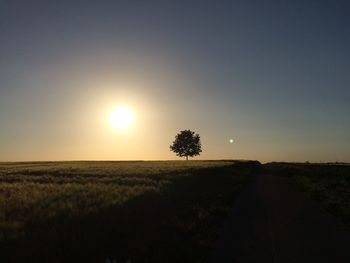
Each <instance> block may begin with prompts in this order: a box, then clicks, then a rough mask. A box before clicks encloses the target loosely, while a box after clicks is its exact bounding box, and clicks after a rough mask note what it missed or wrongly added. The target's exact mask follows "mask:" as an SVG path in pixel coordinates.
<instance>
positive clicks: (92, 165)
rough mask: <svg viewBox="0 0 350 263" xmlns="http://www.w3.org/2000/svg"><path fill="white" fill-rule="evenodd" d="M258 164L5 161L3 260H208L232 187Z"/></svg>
mask: <svg viewBox="0 0 350 263" xmlns="http://www.w3.org/2000/svg"><path fill="white" fill-rule="evenodd" d="M257 167H258V165H257V164H256V163H235V162H227V161H225V162H209V161H207V162H205V161H202V162H64V163H17V164H5V163H3V164H0V180H1V182H0V262H105V261H106V259H107V258H109V259H111V260H112V261H113V260H116V261H117V262H127V261H128V260H130V261H131V262H204V261H205V258H206V255H207V253H208V251H209V249H210V247H211V244H212V242H213V241H214V240H215V238H216V231H217V229H218V226H219V225H220V223H221V222H222V221H223V220H224V218H225V215H226V214H227V212H228V211H229V209H230V206H231V204H232V202H233V199H234V196H235V195H236V194H237V192H238V191H239V190H240V189H241V188H242V186H243V185H244V184H245V183H246V182H247V180H249V174H250V173H252V172H254V170H255V169H257Z"/></svg>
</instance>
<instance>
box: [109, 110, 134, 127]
mask: <svg viewBox="0 0 350 263" xmlns="http://www.w3.org/2000/svg"><path fill="white" fill-rule="evenodd" d="M109 122H110V124H111V125H112V127H113V128H115V129H118V130H125V129H128V128H129V127H130V126H131V125H132V124H133V122H134V114H133V112H132V111H131V110H130V109H129V108H128V107H124V106H120V107H116V108H114V109H113V110H112V111H111V112H110V113H109Z"/></svg>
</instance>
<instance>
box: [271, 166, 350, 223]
mask: <svg viewBox="0 0 350 263" xmlns="http://www.w3.org/2000/svg"><path fill="white" fill-rule="evenodd" d="M266 167H269V168H270V170H275V171H276V172H278V173H282V174H287V175H290V176H291V177H292V178H293V181H294V182H295V183H296V184H297V185H298V186H299V187H300V188H301V189H302V190H303V191H305V192H306V193H307V194H308V195H309V196H310V197H311V198H312V199H314V200H316V201H318V202H320V203H321V204H322V205H323V206H324V207H325V208H326V209H327V210H328V211H329V212H330V213H332V214H333V215H334V216H336V217H338V218H340V219H341V221H342V222H343V224H344V226H345V227H346V228H348V229H350V165H346V164H308V163H306V164H301V163H299V164H292V163H284V164H282V163H280V164H278V163H274V164H268V165H267V166H266Z"/></svg>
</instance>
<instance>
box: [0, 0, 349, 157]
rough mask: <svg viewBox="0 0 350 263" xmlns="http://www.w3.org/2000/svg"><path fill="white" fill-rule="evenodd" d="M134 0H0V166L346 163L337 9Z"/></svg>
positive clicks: (343, 37) (333, 5) (341, 25)
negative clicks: (186, 152) (187, 136)
mask: <svg viewBox="0 0 350 263" xmlns="http://www.w3.org/2000/svg"><path fill="white" fill-rule="evenodd" d="M139 2H140V3H138V4H135V3H134V2H133V1H84V4H82V1H72V0H60V1H51V0H47V1H24V0H19V1H0V17H1V22H0V35H1V36H2V38H1V41H0V58H1V59H0V161H36V160H37V161H40V160H170V159H179V158H178V157H177V156H176V155H175V154H174V153H173V152H171V151H170V150H169V145H170V144H171V143H172V141H173V140H174V138H175V135H176V134H177V133H178V132H180V131H181V130H185V129H190V130H193V131H194V132H196V133H198V134H199V135H200V138H201V141H202V145H203V147H202V149H203V152H202V153H201V155H200V156H198V157H195V159H258V160H260V161H263V162H267V161H310V162H319V161H326V162H328V161H340V162H341V161H346V162H350V122H349V116H350V104H349V101H350V89H349V83H350V74H348V71H349V70H348V69H349V65H350V64H349V61H350V38H349V33H348V32H349V28H350V16H349V15H348V13H349V11H350V5H348V4H346V3H345V2H346V1H338V0H335V1H293V0H286V1H264V4H260V2H261V1H253V2H256V3H251V1H220V3H217V2H216V1H201V4H200V5H198V3H197V1H147V4H143V2H146V1H139ZM340 2H344V3H340ZM301 11H302V12H301ZM2 25H3V26H2Z"/></svg>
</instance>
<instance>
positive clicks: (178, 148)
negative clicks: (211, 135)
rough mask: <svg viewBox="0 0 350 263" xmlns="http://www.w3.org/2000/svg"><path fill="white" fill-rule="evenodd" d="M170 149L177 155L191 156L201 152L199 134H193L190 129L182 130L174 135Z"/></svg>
mask: <svg viewBox="0 0 350 263" xmlns="http://www.w3.org/2000/svg"><path fill="white" fill-rule="evenodd" d="M170 150H171V151H173V152H175V153H176V155H177V156H180V157H183V156H186V160H188V156H190V157H193V156H195V155H199V153H200V152H202V144H201V140H200V137H199V134H195V133H194V132H193V131H191V130H184V131H181V132H180V133H178V134H177V135H176V136H175V141H173V144H172V145H170Z"/></svg>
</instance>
